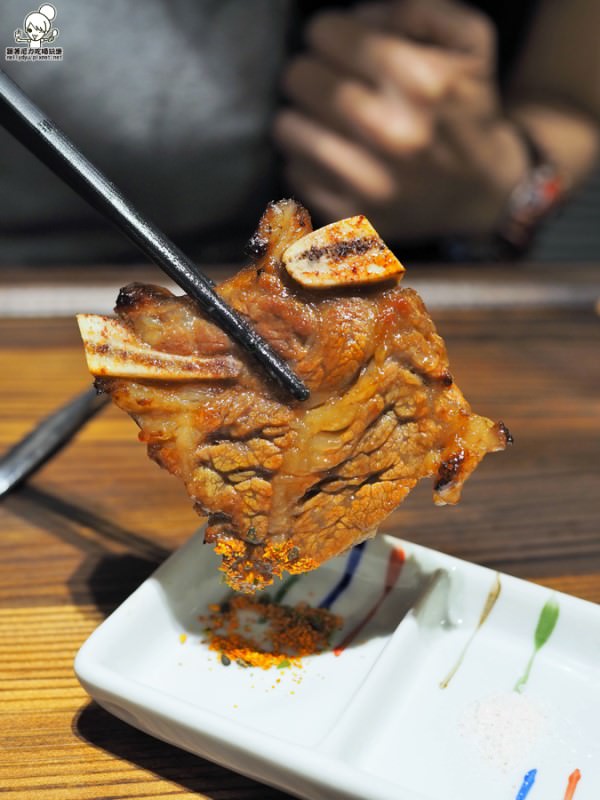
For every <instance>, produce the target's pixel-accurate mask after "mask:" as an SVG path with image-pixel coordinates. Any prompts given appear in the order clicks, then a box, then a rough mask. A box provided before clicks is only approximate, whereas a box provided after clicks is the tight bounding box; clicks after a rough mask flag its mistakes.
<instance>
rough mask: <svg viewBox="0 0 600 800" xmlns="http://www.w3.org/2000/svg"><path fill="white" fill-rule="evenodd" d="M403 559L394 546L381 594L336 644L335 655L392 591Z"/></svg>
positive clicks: (402, 551) (400, 552) (402, 554)
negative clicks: (356, 623)
mask: <svg viewBox="0 0 600 800" xmlns="http://www.w3.org/2000/svg"><path fill="white" fill-rule="evenodd" d="M405 561H406V556H405V554H404V550H403V549H402V548H401V547H395V548H394V549H393V550H392V551H391V552H390V555H389V559H388V566H387V572H386V576H385V583H384V586H383V590H382V592H381V595H380V596H379V597H378V598H377V600H376V602H375V603H374V604H373V606H372V608H371V609H370V610H369V611H368V613H367V614H366V615H365V616H364V617H363V618H362V620H361V621H360V622H359V623H358V625H356V626H355V627H354V628H353V629H352V630H351V631H350V633H348V634H347V635H346V636H345V637H344V639H343V640H342V641H341V642H340V643H339V644H338V646H337V647H336V648H334V650H333V652H334V653H335V655H336V656H339V655H341V654H342V653H343V652H344V650H345V649H346V648H347V647H348V645H349V644H351V643H352V642H353V641H354V639H356V637H357V636H358V634H359V633H360V632H361V631H362V629H363V628H364V627H366V625H368V623H369V622H370V621H371V620H372V619H373V617H374V616H375V614H377V612H378V611H379V609H380V608H381V606H382V605H383V601H384V600H385V599H386V597H387V596H388V594H389V593H390V592H391V591H392V589H393V588H394V586H395V585H396V581H397V580H398V578H399V577H400V573H401V572H402V567H403V566H404V562H405Z"/></svg>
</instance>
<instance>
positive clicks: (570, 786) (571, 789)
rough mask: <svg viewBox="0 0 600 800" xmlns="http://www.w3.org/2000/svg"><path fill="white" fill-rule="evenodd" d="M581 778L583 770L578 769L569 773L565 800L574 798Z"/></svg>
mask: <svg viewBox="0 0 600 800" xmlns="http://www.w3.org/2000/svg"><path fill="white" fill-rule="evenodd" d="M580 780H581V772H580V771H579V770H578V769H576V770H575V771H574V772H572V773H571V774H570V775H569V782H568V783H567V791H566V792H565V800H573V796H574V794H575V789H576V788H577V784H578V783H579V781H580Z"/></svg>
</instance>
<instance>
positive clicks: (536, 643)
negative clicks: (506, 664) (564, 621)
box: [515, 597, 560, 693]
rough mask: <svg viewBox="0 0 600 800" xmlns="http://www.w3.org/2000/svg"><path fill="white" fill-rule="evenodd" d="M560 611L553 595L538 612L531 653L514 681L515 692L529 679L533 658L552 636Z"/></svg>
mask: <svg viewBox="0 0 600 800" xmlns="http://www.w3.org/2000/svg"><path fill="white" fill-rule="evenodd" d="M559 613H560V608H559V605H558V603H557V602H556V600H555V599H554V597H551V598H550V599H549V600H548V601H547V602H546V604H545V605H544V607H543V608H542V611H541V613H540V618H539V619H538V624H537V626H536V629H535V633H534V635H533V653H532V654H531V657H530V658H529V661H528V662H527V666H526V667H525V672H524V673H523V675H522V676H521V677H520V678H519V680H518V681H517V682H516V683H515V692H519V693H520V692H522V691H523V689H524V688H525V685H526V684H527V681H528V680H529V675H530V673H531V668H532V667H533V662H534V660H535V657H536V655H537V654H538V652H539V651H540V650H541V649H542V647H543V646H544V645H545V644H546V642H547V641H548V639H549V638H550V637H551V636H552V633H553V631H554V628H555V627H556V623H557V621H558V615H559Z"/></svg>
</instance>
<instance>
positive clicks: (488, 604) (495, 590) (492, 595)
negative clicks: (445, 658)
mask: <svg viewBox="0 0 600 800" xmlns="http://www.w3.org/2000/svg"><path fill="white" fill-rule="evenodd" d="M501 590H502V584H501V583H500V573H499V572H497V573H496V577H495V578H494V585H493V586H492V588H491V589H490V591H489V592H488V596H487V597H486V599H485V603H484V605H483V609H482V611H481V615H480V617H479V622H478V623H477V626H476V628H475V629H474V631H473V633H472V634H471V635H470V636H469V638H468V640H467V643H466V644H465V646H464V647H463V649H462V652H461V654H460V655H459V657H458V659H457V661H456V664H455V665H454V666H453V667H452V669H451V670H450V672H449V673H448V674H447V675H446V677H445V678H444V680H443V681H441V682H440V689H447V688H448V685H449V683H450V681H451V680H452V678H453V677H454V676H455V675H456V673H457V672H458V670H459V668H460V665H461V664H462V663H463V661H464V658H465V656H466V655H467V651H468V650H469V647H471V644H472V642H473V639H474V638H475V636H476V635H477V631H478V630H479V629H480V628H481V626H482V625H483V624H484V623H485V621H486V620H487V618H488V617H489V615H490V614H491V613H492V609H493V608H494V606H495V605H496V601H497V600H498V598H499V597H500V592H501Z"/></svg>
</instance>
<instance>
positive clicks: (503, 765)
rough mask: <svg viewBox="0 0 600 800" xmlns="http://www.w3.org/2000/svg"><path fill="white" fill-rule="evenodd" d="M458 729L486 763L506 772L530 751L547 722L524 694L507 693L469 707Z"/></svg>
mask: <svg viewBox="0 0 600 800" xmlns="http://www.w3.org/2000/svg"><path fill="white" fill-rule="evenodd" d="M459 727H460V731H461V734H462V735H463V736H464V737H465V738H467V739H469V740H470V741H471V742H472V743H473V744H474V745H475V746H476V747H477V749H478V750H479V753H480V755H481V756H482V757H483V758H484V759H485V760H486V761H488V762H491V763H492V764H493V765H494V766H496V767H498V768H499V769H501V770H503V771H508V770H510V769H513V768H514V767H516V766H517V765H519V764H520V762H521V761H522V760H523V759H524V758H525V757H526V756H527V755H528V753H530V752H531V750H532V749H533V747H534V746H535V744H536V743H537V742H538V740H539V738H540V736H541V735H542V733H544V732H545V730H546V729H547V727H548V723H547V718H546V716H545V714H544V713H543V711H542V710H541V709H540V708H539V706H537V705H536V704H535V703H534V702H533V701H531V700H530V699H529V698H528V697H527V696H526V695H523V694H518V693H517V692H507V693H505V694H496V695H491V696H490V697H486V698H483V699H482V700H478V701H477V702H476V703H474V704H473V705H471V706H469V707H468V708H467V710H466V711H465V713H464V714H463V716H462V719H461V721H460V723H459Z"/></svg>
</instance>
